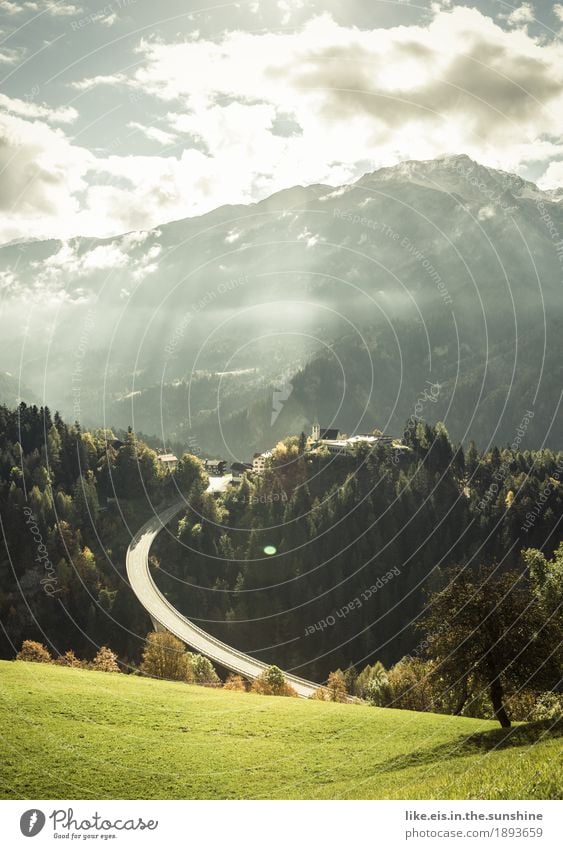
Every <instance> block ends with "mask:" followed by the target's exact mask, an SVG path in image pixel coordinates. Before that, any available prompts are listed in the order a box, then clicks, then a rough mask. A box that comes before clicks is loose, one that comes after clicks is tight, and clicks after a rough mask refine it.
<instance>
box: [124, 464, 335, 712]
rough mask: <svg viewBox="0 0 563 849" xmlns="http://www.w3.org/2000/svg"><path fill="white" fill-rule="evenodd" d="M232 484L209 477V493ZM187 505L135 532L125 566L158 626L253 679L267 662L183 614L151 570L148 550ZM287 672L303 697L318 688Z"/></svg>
mask: <svg viewBox="0 0 563 849" xmlns="http://www.w3.org/2000/svg"><path fill="white" fill-rule="evenodd" d="M229 483H230V477H229V476H225V477H222V478H221V477H212V478H210V479H209V487H208V492H222V491H224V490H225V489H226V488H227V486H228V485H229ZM185 506H186V503H185V501H184V500H181V501H177V502H176V503H175V504H172V505H171V506H170V507H168V508H166V509H165V510H163V511H162V512H161V513H159V514H158V515H156V516H153V518H152V519H149V521H148V522H146V523H145V524H144V525H143V527H142V528H141V529H140V530H139V531H138V532H137V533H136V534H135V536H134V537H133V539H132V540H131V544H130V545H129V548H128V549H127V558H126V565H127V577H128V578H129V583H130V584H131V587H132V589H133V592H134V593H135V595H136V596H137V598H138V599H139V601H140V602H141V604H142V605H143V607H144V608H145V610H146V611H147V613H148V614H149V616H150V617H151V619H152V621H153V624H154V625H155V627H156V628H157V629H159V630H163V629H164V630H166V631H170V633H171V634H174V636H175V637H178V639H179V640H182V642H183V643H185V644H186V645H188V646H190V647H191V648H192V649H195V651H197V652H199V653H200V654H204V655H205V656H206V657H208V658H209V659H210V660H212V661H213V662H214V663H217V664H219V665H220V666H223V667H224V668H225V669H229V670H231V671H232V672H236V673H238V674H239V675H242V676H243V677H244V678H248V679H250V680H254V679H255V678H257V677H258V676H259V675H260V674H261V673H262V672H263V671H264V670H265V669H266V668H267V664H265V663H262V662H261V661H259V660H255V659H254V658H253V657H250V655H248V654H244V652H241V651H237V649H234V648H232V647H231V646H228V645H227V644H226V643H223V642H221V640H217V639H216V638H215V637H212V636H211V634H208V633H207V632H206V631H204V630H203V629H202V628H199V627H198V626H197V625H194V623H193V622H191V621H190V620H189V619H186V617H185V616H182V614H181V613H179V612H178V611H177V610H176V608H175V607H173V606H172V605H171V604H170V602H169V601H168V599H166V598H165V596H164V595H163V594H162V593H161V592H160V590H159V589H158V587H157V586H156V584H155V582H154V580H153V578H152V575H151V573H150V568H149V552H150V548H151V545H152V543H153V541H154V539H155V537H156V536H157V534H158V533H159V532H160V531H161V530H162V529H163V528H164V527H165V525H167V524H168V522H170V521H171V520H172V519H173V518H174V516H176V515H177V513H179V512H180V511H181V510H182V509H183V508H185ZM284 675H285V678H286V680H287V682H288V683H289V684H291V686H292V687H293V688H294V689H295V690H296V692H297V695H298V696H300V697H301V698H304V699H306V698H309V696H311V695H312V694H313V693H314V692H315V690H318V688H319V685H318V684H315V683H314V682H312V681H306V680H305V679H304V678H298V677H297V676H296V675H291V674H289V673H284Z"/></svg>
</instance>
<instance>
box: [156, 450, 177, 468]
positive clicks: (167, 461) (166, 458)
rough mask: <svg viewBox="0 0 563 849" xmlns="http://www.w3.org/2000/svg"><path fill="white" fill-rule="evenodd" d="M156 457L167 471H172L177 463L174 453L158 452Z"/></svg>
mask: <svg viewBox="0 0 563 849" xmlns="http://www.w3.org/2000/svg"><path fill="white" fill-rule="evenodd" d="M156 459H157V461H158V462H159V463H160V464H161V465H162V466H163V467H164V468H165V469H166V470H167V471H168V472H173V471H174V470H175V468H176V466H177V465H178V458H177V457H176V455H175V454H159V455H158V456H157V458H156Z"/></svg>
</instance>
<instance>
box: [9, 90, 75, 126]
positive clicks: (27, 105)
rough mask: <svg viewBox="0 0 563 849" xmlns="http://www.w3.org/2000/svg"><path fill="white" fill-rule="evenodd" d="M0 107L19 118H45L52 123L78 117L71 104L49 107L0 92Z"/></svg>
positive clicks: (62, 122) (69, 120)
mask: <svg viewBox="0 0 563 849" xmlns="http://www.w3.org/2000/svg"><path fill="white" fill-rule="evenodd" d="M0 109H4V110H5V111H6V112H11V113H12V114H13V115H19V116H20V117H21V118H45V120H47V121H49V122H51V123H54V124H70V123H72V122H73V121H75V120H76V119H77V118H78V112H77V111H76V109H73V108H72V106H61V107H59V108H54V109H53V108H51V107H50V106H47V105H46V104H45V103H35V101H33V100H20V99H19V98H13V97H8V96H7V95H5V94H1V93H0Z"/></svg>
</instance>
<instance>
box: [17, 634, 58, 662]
mask: <svg viewBox="0 0 563 849" xmlns="http://www.w3.org/2000/svg"><path fill="white" fill-rule="evenodd" d="M16 660H26V661H27V662H28V663H52V662H53V658H52V657H51V655H50V654H49V652H48V650H47V649H46V648H45V646H44V645H43V644H42V643H36V642H35V640H24V641H23V643H22V647H21V650H20V651H19V652H18V653H17V655H16Z"/></svg>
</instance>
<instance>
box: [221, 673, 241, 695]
mask: <svg viewBox="0 0 563 849" xmlns="http://www.w3.org/2000/svg"><path fill="white" fill-rule="evenodd" d="M223 689H224V690H234V691H236V692H237V693H246V683H245V681H244V678H241V676H240V675H234V674H231V675H229V677H228V678H227V680H226V681H225V683H224V684H223Z"/></svg>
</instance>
